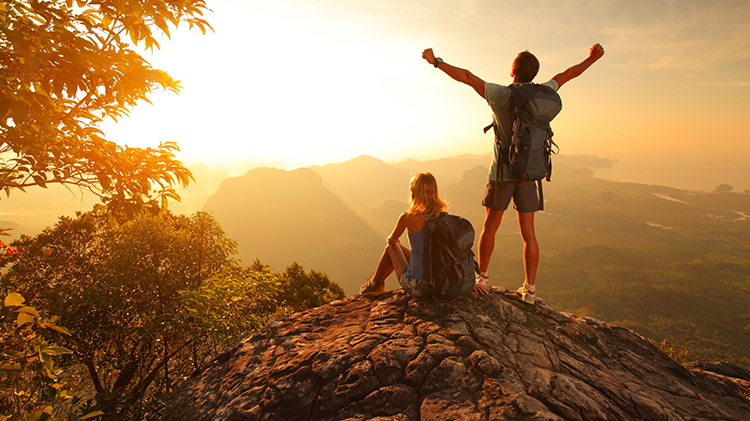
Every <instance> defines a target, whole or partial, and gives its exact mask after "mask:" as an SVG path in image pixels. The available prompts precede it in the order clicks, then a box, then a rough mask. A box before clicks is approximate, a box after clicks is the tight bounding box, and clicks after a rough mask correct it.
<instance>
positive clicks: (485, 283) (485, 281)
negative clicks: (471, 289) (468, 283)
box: [476, 273, 490, 291]
mask: <svg viewBox="0 0 750 421" xmlns="http://www.w3.org/2000/svg"><path fill="white" fill-rule="evenodd" d="M476 284H477V285H481V286H482V287H484V289H486V290H487V291H489V290H490V277H489V276H484V275H482V274H481V273H477V280H476Z"/></svg>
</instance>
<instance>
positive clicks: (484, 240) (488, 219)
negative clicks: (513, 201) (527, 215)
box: [479, 208, 505, 272]
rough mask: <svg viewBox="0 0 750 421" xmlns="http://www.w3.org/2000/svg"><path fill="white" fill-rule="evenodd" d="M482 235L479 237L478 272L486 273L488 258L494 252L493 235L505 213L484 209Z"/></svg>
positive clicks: (488, 263)
mask: <svg viewBox="0 0 750 421" xmlns="http://www.w3.org/2000/svg"><path fill="white" fill-rule="evenodd" d="M486 211H487V213H486V214H485V217H484V225H483V226H482V233H481V234H480V235H479V270H480V271H482V272H487V269H488V268H489V267H490V258H491V257H492V252H493V250H495V233H497V229H498V228H500V222H502V220H503V214H504V213H505V211H501V210H495V209H490V208H486Z"/></svg>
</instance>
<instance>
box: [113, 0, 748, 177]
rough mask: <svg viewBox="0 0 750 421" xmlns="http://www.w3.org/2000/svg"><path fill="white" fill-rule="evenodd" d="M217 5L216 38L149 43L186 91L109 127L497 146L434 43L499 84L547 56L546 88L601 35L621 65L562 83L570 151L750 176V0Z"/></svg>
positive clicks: (283, 144)
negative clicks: (532, 57) (437, 65)
mask: <svg viewBox="0 0 750 421" xmlns="http://www.w3.org/2000/svg"><path fill="white" fill-rule="evenodd" d="M207 4H208V6H209V7H210V8H211V9H212V10H213V13H212V14H209V15H208V16H207V19H208V20H209V21H210V22H211V23H212V25H213V26H214V28H215V30H216V32H215V33H213V34H208V35H206V36H203V35H201V34H200V32H198V31H187V28H184V30H183V29H181V30H179V31H177V32H176V33H173V36H172V40H171V41H168V40H164V41H163V42H161V46H162V49H161V50H160V51H156V52H155V53H154V54H153V56H151V55H150V53H146V57H147V58H148V59H149V60H150V61H151V62H152V64H153V65H154V66H155V67H158V68H162V69H164V70H167V71H168V72H169V73H170V74H171V75H173V76H174V77H175V78H177V79H180V80H182V85H183V87H184V89H183V91H182V93H181V94H180V95H179V96H177V95H174V94H172V93H158V94H155V95H154V96H153V101H154V105H153V106H152V105H148V104H143V105H140V106H138V107H137V108H136V109H135V110H134V111H133V113H132V116H131V117H130V118H127V119H124V120H121V121H120V123H118V124H114V123H107V124H105V126H104V128H105V130H106V131H107V133H108V137H109V138H110V139H111V140H115V141H117V142H118V143H122V144H129V145H131V146H153V145H156V144H157V143H158V141H159V140H163V141H166V140H172V141H176V142H177V143H178V144H179V145H180V147H181V148H182V151H183V154H182V155H181V157H182V158H183V159H185V160H186V162H193V161H194V160H196V159H202V160H206V159H214V160H219V159H227V158H228V159H238V158H242V157H244V156H246V155H256V156H264V157H267V158H273V159H276V160H281V161H283V162H285V163H286V164H287V165H288V166H289V167H295V166H300V165H309V164H313V163H318V164H320V163H327V162H339V161H343V160H346V159H350V158H353V157H356V156H358V155H360V154H369V155H373V156H376V157H379V158H381V159H385V160H389V159H396V158H397V157H402V156H412V157H440V156H448V155H455V154H460V153H464V152H468V153H486V152H488V151H489V150H490V147H491V142H492V139H491V136H490V135H486V136H485V135H483V134H482V131H481V128H482V127H483V126H484V125H485V124H487V123H488V122H489V121H490V110H489V107H487V105H486V103H485V102H484V101H483V100H482V99H481V98H480V97H479V96H478V95H477V94H476V93H475V92H474V91H473V90H472V89H471V88H468V87H466V86H463V85H461V84H459V83H456V82H453V81H452V80H450V79H449V78H448V77H447V76H446V75H445V74H443V73H442V72H440V71H438V70H435V69H434V68H432V67H431V66H429V65H428V64H426V62H424V61H423V60H422V59H421V52H422V50H423V49H424V48H426V47H433V48H434V49H435V52H436V54H437V55H439V56H441V57H442V58H444V59H445V60H446V61H447V62H449V63H451V64H454V65H456V66H460V67H465V68H468V69H469V70H471V71H472V72H474V73H475V74H476V75H477V76H479V77H481V78H483V79H484V80H486V81H492V82H496V83H509V82H510V76H509V67H510V62H511V60H512V59H513V57H514V56H515V54H517V53H518V51H521V50H524V49H529V50H531V51H532V52H534V53H535V54H536V55H537V56H538V58H539V59H540V61H541V70H540V73H539V76H538V78H537V81H546V80H548V79H549V78H550V77H552V76H553V75H554V74H556V73H557V72H559V71H562V70H564V69H565V68H566V67H568V66H570V65H572V64H575V63H577V62H579V61H581V60H582V59H584V58H585V56H586V54H587V52H588V49H589V47H590V46H591V45H592V44H593V43H596V42H599V43H601V44H603V45H604V47H605V50H606V54H605V56H604V58H603V59H602V60H601V61H599V62H598V63H596V64H595V65H594V66H593V67H592V68H590V69H589V70H588V71H587V72H586V73H585V74H584V75H583V76H581V77H580V78H579V79H576V80H574V81H572V82H570V83H569V84H568V85H566V86H565V87H563V88H562V89H561V91H560V93H561V96H562V98H563V112H562V113H561V114H560V116H559V117H558V118H557V119H555V121H554V122H553V129H554V130H555V134H556V141H557V143H558V144H559V145H560V147H561V151H562V153H565V154H595V155H598V156H600V157H608V158H617V159H619V160H620V162H621V163H623V165H626V164H637V163H639V162H651V163H652V164H651V165H655V166H659V165H671V164H674V163H682V164H683V165H682V167H684V168H682V170H683V171H691V168H693V169H698V170H699V171H704V170H706V169H707V168H709V167H707V165H709V163H711V165H712V166H713V168H716V167H721V166H723V165H724V162H725V161H726V162H728V163H730V164H731V165H736V166H737V168H739V169H740V171H747V170H745V168H746V167H747V166H746V165H745V162H744V157H745V156H747V155H749V152H750V146H748V142H747V137H748V133H750V123H748V121H749V120H750V119H749V118H748V117H750V101H748V100H747V97H748V94H750V36H748V35H749V34H750V3H748V2H746V1H721V2H705V1H631V0H627V1H625V0H615V1H607V2H593V3H592V2H584V1H566V2H556V1H554V2H553V1H528V2H523V4H520V2H510V1H495V0H476V1H466V2H455V1H447V0H445V1H443V0H415V1H409V2H403V1H396V0H392V1H391V0H372V1H367V2H362V1H355V0H274V1H273V2H269V1H256V0H208V2H207ZM198 157H200V158H198ZM740 157H742V160H740ZM692 175H693V176H695V174H692ZM745 175H747V176H745ZM737 178H740V179H744V180H750V173H740V174H738V177H737ZM743 183H745V184H743ZM736 184H737V186H735V188H736V189H737V188H740V189H741V188H742V186H746V187H744V188H750V185H747V182H744V181H742V182H737V183H736Z"/></svg>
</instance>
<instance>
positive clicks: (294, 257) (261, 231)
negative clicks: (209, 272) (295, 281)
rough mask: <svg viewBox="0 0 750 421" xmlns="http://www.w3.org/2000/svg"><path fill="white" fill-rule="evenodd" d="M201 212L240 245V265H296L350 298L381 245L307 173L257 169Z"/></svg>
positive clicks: (233, 181) (225, 186)
mask: <svg viewBox="0 0 750 421" xmlns="http://www.w3.org/2000/svg"><path fill="white" fill-rule="evenodd" d="M205 210H206V211H208V212H209V213H210V214H212V215H213V216H214V217H215V218H216V220H217V221H218V222H219V223H220V224H221V226H222V228H223V229H224V231H225V232H226V233H227V236H228V237H230V238H235V239H237V240H238V241H239V255H240V258H241V259H242V261H243V263H244V264H246V265H249V264H251V263H252V262H253V260H255V259H256V258H259V259H260V260H261V261H262V262H263V263H264V264H267V265H270V266H272V267H273V268H274V270H277V271H282V270H283V269H284V268H285V267H286V266H288V265H289V264H291V263H292V262H294V261H298V262H299V263H301V264H302V265H304V266H305V267H306V268H308V269H315V270H319V271H323V272H325V273H327V274H328V275H329V276H331V277H332V279H333V280H334V281H337V282H338V283H339V284H341V285H342V286H345V287H347V290H348V291H349V292H350V293H351V291H352V290H355V289H356V285H349V283H352V282H359V279H360V278H362V276H363V275H365V274H366V273H365V271H366V270H371V269H370V268H369V267H366V266H364V265H363V262H365V261H372V267H373V269H374V266H375V264H376V263H377V257H378V255H379V254H380V252H381V251H382V245H383V243H384V239H383V238H382V237H381V236H380V235H378V234H376V233H375V232H374V231H373V230H372V229H371V228H370V227H369V226H368V225H367V224H366V223H365V222H364V221H363V220H362V219H361V218H360V217H359V216H357V215H356V214H355V213H354V212H353V211H352V210H351V209H349V208H348V207H347V206H346V205H345V204H344V203H343V202H342V201H341V199H339V198H338V197H337V196H336V195H334V194H333V193H332V192H331V191H330V190H328V189H326V188H325V187H323V183H322V180H321V177H320V176H319V175H318V174H317V173H315V172H314V171H312V170H310V169H307V168H301V169H297V170H294V171H285V170H279V169H273V168H257V169H254V170H251V171H248V172H247V174H245V175H243V176H241V177H232V178H228V179H226V180H224V181H223V182H222V183H221V186H219V189H218V190H217V191H216V193H215V194H214V195H213V196H211V197H210V198H209V199H208V200H207V201H206V205H205ZM362 279H364V278H362Z"/></svg>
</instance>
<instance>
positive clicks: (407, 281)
mask: <svg viewBox="0 0 750 421" xmlns="http://www.w3.org/2000/svg"><path fill="white" fill-rule="evenodd" d="M398 283H399V284H401V287H402V288H403V289H404V291H405V292H406V293H407V294H409V295H411V296H412V297H414V298H419V297H424V296H426V295H431V294H432V290H433V288H432V285H430V281H425V280H424V279H414V278H412V277H411V276H409V274H408V273H406V272H404V273H403V274H401V279H399V280H398Z"/></svg>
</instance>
